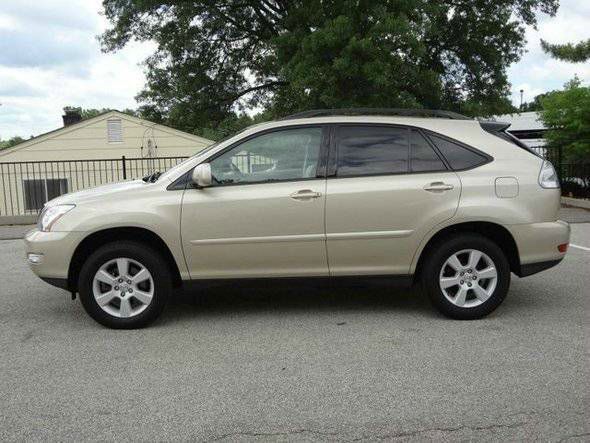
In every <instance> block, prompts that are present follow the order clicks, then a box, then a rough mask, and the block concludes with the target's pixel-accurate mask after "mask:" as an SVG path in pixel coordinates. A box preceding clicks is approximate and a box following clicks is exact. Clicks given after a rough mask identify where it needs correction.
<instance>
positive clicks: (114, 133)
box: [107, 118, 123, 143]
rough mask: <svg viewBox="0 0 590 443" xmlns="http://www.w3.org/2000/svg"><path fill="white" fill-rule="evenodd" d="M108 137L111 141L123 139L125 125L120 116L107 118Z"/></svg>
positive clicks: (117, 141) (116, 141)
mask: <svg viewBox="0 0 590 443" xmlns="http://www.w3.org/2000/svg"><path fill="white" fill-rule="evenodd" d="M107 139H108V142H109V143H119V142H122V141H123V126H122V124H121V119H120V118H117V119H110V120H107Z"/></svg>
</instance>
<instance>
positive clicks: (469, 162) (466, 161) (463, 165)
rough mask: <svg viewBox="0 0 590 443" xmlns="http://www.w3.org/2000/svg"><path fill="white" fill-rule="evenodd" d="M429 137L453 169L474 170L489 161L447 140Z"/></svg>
mask: <svg viewBox="0 0 590 443" xmlns="http://www.w3.org/2000/svg"><path fill="white" fill-rule="evenodd" d="M429 137H430V140H432V142H433V143H434V144H435V145H436V147H437V148H438V149H439V151H440V152H441V154H442V155H443V156H444V157H445V158H446V159H447V161H448V162H449V165H451V168H453V169H467V168H473V167H475V166H477V165H481V164H482V163H485V162H486V161H487V159H486V158H485V157H484V156H483V155H480V154H478V153H477V152H473V151H471V150H469V149H467V148H464V147H463V146H461V145H459V144H457V143H454V142H452V141H450V140H447V139H446V138H442V137H438V136H436V135H429Z"/></svg>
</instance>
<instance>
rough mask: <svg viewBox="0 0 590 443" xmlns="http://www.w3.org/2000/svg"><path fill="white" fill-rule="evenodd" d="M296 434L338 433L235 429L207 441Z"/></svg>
mask: <svg viewBox="0 0 590 443" xmlns="http://www.w3.org/2000/svg"><path fill="white" fill-rule="evenodd" d="M297 434H314V435H320V436H325V437H335V436H338V435H340V434H338V433H334V432H321V431H316V430H313V429H302V428H301V429H291V430H285V431H276V432H261V431H237V432H230V433H227V434H222V435H218V436H216V437H214V438H212V439H208V440H207V441H219V440H225V439H228V438H236V437H280V436H283V435H297Z"/></svg>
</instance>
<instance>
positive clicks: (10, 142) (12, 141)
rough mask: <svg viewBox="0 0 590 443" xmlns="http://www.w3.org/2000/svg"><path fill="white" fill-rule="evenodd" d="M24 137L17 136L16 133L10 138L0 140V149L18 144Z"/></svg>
mask: <svg viewBox="0 0 590 443" xmlns="http://www.w3.org/2000/svg"><path fill="white" fill-rule="evenodd" d="M24 141H25V139H24V138H22V137H19V136H18V135H17V136H15V137H12V138H9V139H8V140H0V149H8V148H12V147H13V146H15V145H18V144H19V143H22V142H24Z"/></svg>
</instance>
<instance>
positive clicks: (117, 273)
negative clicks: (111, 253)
mask: <svg viewBox="0 0 590 443" xmlns="http://www.w3.org/2000/svg"><path fill="white" fill-rule="evenodd" d="M92 292H93V295H94V300H95V301H96V303H97V304H98V306H100V307H101V309H102V310H103V311H105V312H106V313H108V314H110V315H112V316H114V317H119V318H129V317H134V316H136V315H138V314H140V313H142V312H143V311H145V309H146V308H147V307H148V306H149V305H150V303H151V302H152V300H153V298H154V280H153V278H152V275H151V274H150V272H149V271H148V269H147V268H146V267H145V266H144V265H142V264H141V263H139V262H138V261H137V260H133V259H130V258H124V257H121V258H115V259H112V260H109V261H108V262H106V263H105V264H103V265H102V266H101V267H100V268H99V269H98V271H97V272H96V274H95V275H94V279H93V281H92Z"/></svg>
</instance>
